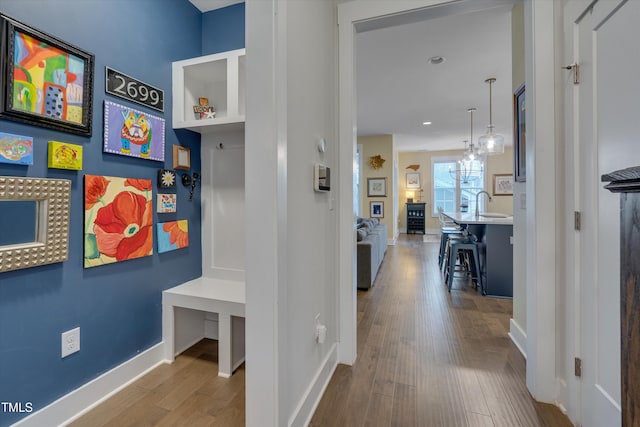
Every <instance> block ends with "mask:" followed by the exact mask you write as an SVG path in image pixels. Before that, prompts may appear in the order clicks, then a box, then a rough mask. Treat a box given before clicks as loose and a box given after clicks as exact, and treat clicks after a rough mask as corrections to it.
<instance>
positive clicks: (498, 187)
mask: <svg viewBox="0 0 640 427" xmlns="http://www.w3.org/2000/svg"><path fill="white" fill-rule="evenodd" d="M493 195H494V196H513V175H509V174H497V175H493Z"/></svg>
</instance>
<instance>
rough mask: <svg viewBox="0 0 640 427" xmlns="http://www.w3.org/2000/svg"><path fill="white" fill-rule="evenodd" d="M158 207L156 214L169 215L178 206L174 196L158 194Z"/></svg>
mask: <svg viewBox="0 0 640 427" xmlns="http://www.w3.org/2000/svg"><path fill="white" fill-rule="evenodd" d="M157 203H158V205H157V207H156V211H157V212H158V213H171V212H175V211H176V207H177V206H178V203H177V199H176V195H175V194H158V202H157Z"/></svg>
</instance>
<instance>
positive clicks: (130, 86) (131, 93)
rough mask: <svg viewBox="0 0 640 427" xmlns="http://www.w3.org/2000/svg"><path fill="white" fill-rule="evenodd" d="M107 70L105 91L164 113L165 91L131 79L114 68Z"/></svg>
mask: <svg viewBox="0 0 640 427" xmlns="http://www.w3.org/2000/svg"><path fill="white" fill-rule="evenodd" d="M105 68H106V73H105V76H106V84H105V90H106V92H107V93H110V94H111V95H115V96H119V97H120V98H124V99H127V100H129V101H133V102H137V103H138V104H142V105H144V106H147V107H149V108H153V109H154V110H158V111H162V112H164V91H163V90H161V89H158V88H155V87H153V86H151V85H148V84H146V83H144V82H141V81H140V80H137V79H134V78H133V77H129V76H127V75H126V74H123V73H121V72H120V71H116V70H114V69H113V68H109V67H105Z"/></svg>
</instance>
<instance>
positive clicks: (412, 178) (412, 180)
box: [407, 172, 420, 188]
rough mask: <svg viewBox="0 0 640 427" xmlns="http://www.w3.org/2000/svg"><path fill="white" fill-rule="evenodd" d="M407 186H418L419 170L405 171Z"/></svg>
mask: <svg viewBox="0 0 640 427" xmlns="http://www.w3.org/2000/svg"><path fill="white" fill-rule="evenodd" d="M407 188H420V172H409V173H407Z"/></svg>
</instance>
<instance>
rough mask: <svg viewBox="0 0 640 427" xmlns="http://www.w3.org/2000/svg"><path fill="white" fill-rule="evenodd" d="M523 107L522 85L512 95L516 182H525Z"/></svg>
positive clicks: (524, 109)
mask: <svg viewBox="0 0 640 427" xmlns="http://www.w3.org/2000/svg"><path fill="white" fill-rule="evenodd" d="M525 107H526V105H525V96H524V83H523V84H522V85H521V86H520V87H519V88H518V89H517V90H516V92H515V94H514V95H513V133H514V135H513V174H514V175H515V178H516V181H518V182H525V181H526V178H527V162H526V152H527V143H526V142H527V138H526V136H527V133H526V123H525V117H526V115H525V112H526V108H525Z"/></svg>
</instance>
